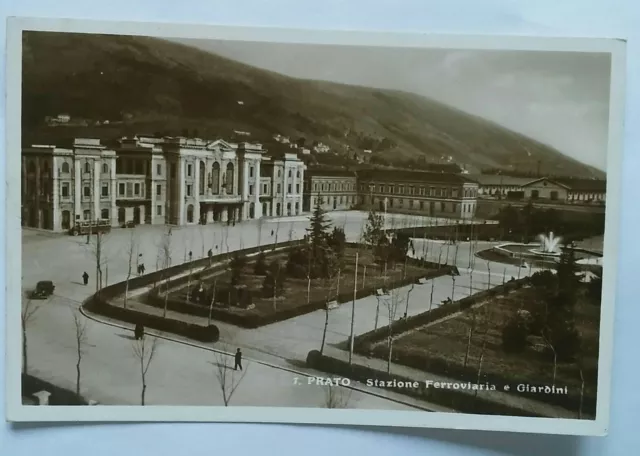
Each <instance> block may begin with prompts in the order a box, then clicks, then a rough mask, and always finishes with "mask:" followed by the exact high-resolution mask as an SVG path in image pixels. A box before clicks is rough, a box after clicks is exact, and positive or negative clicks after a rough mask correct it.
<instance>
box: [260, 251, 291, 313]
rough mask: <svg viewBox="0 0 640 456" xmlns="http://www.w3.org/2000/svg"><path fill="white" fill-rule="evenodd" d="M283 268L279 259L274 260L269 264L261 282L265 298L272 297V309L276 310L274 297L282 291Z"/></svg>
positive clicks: (283, 280) (284, 276) (284, 277)
mask: <svg viewBox="0 0 640 456" xmlns="http://www.w3.org/2000/svg"><path fill="white" fill-rule="evenodd" d="M285 279H286V275H285V268H283V267H282V265H281V264H280V262H279V261H277V260H274V261H273V262H271V264H270V265H269V268H268V271H267V275H266V276H265V277H264V281H263V282H262V291H263V293H264V296H265V297H267V298H273V310H274V311H275V310H276V307H277V306H276V299H277V298H278V296H281V295H282V293H283V292H284V284H285Z"/></svg>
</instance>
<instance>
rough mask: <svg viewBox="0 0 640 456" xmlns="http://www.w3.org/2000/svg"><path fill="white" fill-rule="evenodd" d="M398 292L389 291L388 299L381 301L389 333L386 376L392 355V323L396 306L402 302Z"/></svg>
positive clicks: (396, 310) (389, 369)
mask: <svg viewBox="0 0 640 456" xmlns="http://www.w3.org/2000/svg"><path fill="white" fill-rule="evenodd" d="M399 291H400V290H399V289H394V290H391V292H390V294H389V297H388V299H384V300H383V301H382V302H383V304H384V306H385V308H386V309H387V317H388V318H389V326H387V328H388V329H389V331H388V332H387V350H388V357H387V373H388V374H390V373H391V359H392V353H393V340H394V334H393V323H394V321H395V319H396V314H397V312H398V306H399V305H400V302H401V301H402V297H401V296H400V292H399Z"/></svg>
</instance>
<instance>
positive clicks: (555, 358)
mask: <svg viewBox="0 0 640 456" xmlns="http://www.w3.org/2000/svg"><path fill="white" fill-rule="evenodd" d="M540 335H541V336H542V340H543V341H544V343H545V344H546V345H547V347H549V348H550V349H551V353H553V381H552V382H551V385H552V386H555V385H556V373H557V371H558V353H557V352H556V348H555V347H554V346H553V344H552V343H551V340H550V339H549V338H548V337H547V336H546V335H545V331H542V332H541V334H540Z"/></svg>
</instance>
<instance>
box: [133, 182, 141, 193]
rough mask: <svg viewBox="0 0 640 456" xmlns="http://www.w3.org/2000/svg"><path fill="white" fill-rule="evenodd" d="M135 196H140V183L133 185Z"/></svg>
mask: <svg viewBox="0 0 640 456" xmlns="http://www.w3.org/2000/svg"><path fill="white" fill-rule="evenodd" d="M133 194H134V195H136V196H139V195H140V184H138V183H135V184H133Z"/></svg>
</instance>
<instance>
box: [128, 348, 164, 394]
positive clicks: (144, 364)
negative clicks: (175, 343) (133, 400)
mask: <svg viewBox="0 0 640 456" xmlns="http://www.w3.org/2000/svg"><path fill="white" fill-rule="evenodd" d="M132 347H133V355H134V356H135V358H136V361H137V362H138V363H139V365H140V379H141V381H142V392H141V393H140V405H145V395H146V392H147V372H148V371H149V366H150V365H151V362H152V361H153V358H154V357H155V354H156V352H157V348H158V339H157V338H155V337H148V336H146V337H142V338H141V339H138V340H134V341H133V342H132Z"/></svg>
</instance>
